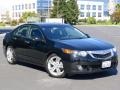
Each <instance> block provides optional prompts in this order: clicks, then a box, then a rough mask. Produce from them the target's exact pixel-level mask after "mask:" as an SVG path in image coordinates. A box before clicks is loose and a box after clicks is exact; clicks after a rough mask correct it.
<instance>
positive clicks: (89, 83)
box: [0, 26, 120, 90]
mask: <svg viewBox="0 0 120 90" xmlns="http://www.w3.org/2000/svg"><path fill="white" fill-rule="evenodd" d="M78 28H80V29H81V30H82V31H84V32H86V33H88V34H90V35H91V36H92V37H97V38H99V39H103V40H105V41H107V42H110V43H112V44H114V45H115V46H116V47H117V49H118V55H119V60H120V27H119V26H79V27H78ZM2 39H3V36H2V35H1V36H0V90H119V89H120V62H119V65H118V72H116V71H111V72H105V73H97V74H90V75H74V76H72V77H67V78H63V79H56V78H51V77H49V75H48V74H47V73H46V72H45V70H44V69H43V68H40V67H36V66H32V65H28V64H22V63H19V64H17V65H9V64H8V63H7V61H6V59H5V57H4V55H3V52H2Z"/></svg>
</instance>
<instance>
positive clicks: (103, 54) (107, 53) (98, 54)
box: [89, 49, 113, 59]
mask: <svg viewBox="0 0 120 90" xmlns="http://www.w3.org/2000/svg"><path fill="white" fill-rule="evenodd" d="M89 55H90V56H91V57H92V58H95V59H109V58H111V57H112V56H113V51H112V50H111V49H110V50H100V51H90V52H89Z"/></svg>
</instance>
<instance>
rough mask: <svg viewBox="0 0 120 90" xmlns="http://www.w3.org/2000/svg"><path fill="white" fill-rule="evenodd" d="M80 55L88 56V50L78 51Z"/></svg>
mask: <svg viewBox="0 0 120 90" xmlns="http://www.w3.org/2000/svg"><path fill="white" fill-rule="evenodd" d="M78 55H79V56H82V57H86V56H87V52H86V51H80V52H79V53H78Z"/></svg>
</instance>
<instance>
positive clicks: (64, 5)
mask: <svg viewBox="0 0 120 90" xmlns="http://www.w3.org/2000/svg"><path fill="white" fill-rule="evenodd" d="M53 5H54V6H53V9H52V12H51V17H52V18H64V20H65V22H67V23H70V24H76V23H77V22H78V16H79V9H78V5H77V0H54V1H53Z"/></svg>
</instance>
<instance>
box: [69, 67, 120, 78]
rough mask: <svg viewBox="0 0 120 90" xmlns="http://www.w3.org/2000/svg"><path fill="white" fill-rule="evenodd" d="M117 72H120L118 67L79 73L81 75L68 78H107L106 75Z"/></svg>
mask: <svg viewBox="0 0 120 90" xmlns="http://www.w3.org/2000/svg"><path fill="white" fill-rule="evenodd" d="M117 73H118V71H117V69H114V70H108V71H104V72H99V73H92V74H79V75H78V74H77V75H73V76H70V77H67V78H68V79H74V80H90V79H98V78H105V77H109V76H113V75H117Z"/></svg>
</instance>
